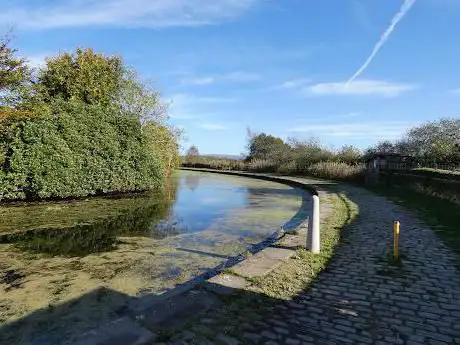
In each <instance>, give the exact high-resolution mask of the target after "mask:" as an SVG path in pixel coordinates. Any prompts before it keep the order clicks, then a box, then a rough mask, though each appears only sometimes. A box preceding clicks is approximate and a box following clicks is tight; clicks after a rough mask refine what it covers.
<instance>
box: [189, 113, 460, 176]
mask: <svg viewBox="0 0 460 345" xmlns="http://www.w3.org/2000/svg"><path fill="white" fill-rule="evenodd" d="M191 152H193V154H192V153H191ZM381 153H382V154H388V153H391V154H399V155H407V156H411V157H413V159H414V160H415V161H416V162H418V163H420V166H425V165H427V164H433V163H438V164H443V163H445V164H451V165H457V166H458V165H460V119H449V118H442V119H440V120H438V121H433V122H428V123H426V124H423V125H421V126H417V127H414V128H412V129H410V130H409V131H408V132H407V133H406V135H404V136H403V138H401V139H400V140H397V141H395V142H390V141H383V142H379V143H377V144H376V145H374V146H372V147H370V148H368V149H367V150H364V151H361V150H360V149H358V148H357V147H355V146H352V145H344V146H342V147H341V148H340V149H331V148H328V147H325V146H323V145H321V143H320V142H319V141H318V140H315V139H308V140H299V139H296V138H289V139H288V140H287V141H284V140H283V139H281V138H278V137H275V136H273V135H270V134H267V133H253V132H251V131H250V130H249V131H248V144H247V155H246V159H245V160H244V161H232V160H223V159H216V158H212V159H210V158H207V157H203V156H199V155H198V149H197V148H196V147H193V150H192V148H191V149H190V150H189V152H188V154H187V156H186V157H185V159H184V161H183V164H184V165H188V166H201V167H211V168H217V169H231V170H250V171H260V172H278V173H285V174H308V175H312V176H317V177H322V178H332V179H345V180H347V179H348V180H356V179H361V178H362V177H363V170H364V164H363V163H364V162H365V161H366V159H368V158H370V157H371V156H373V155H375V154H381Z"/></svg>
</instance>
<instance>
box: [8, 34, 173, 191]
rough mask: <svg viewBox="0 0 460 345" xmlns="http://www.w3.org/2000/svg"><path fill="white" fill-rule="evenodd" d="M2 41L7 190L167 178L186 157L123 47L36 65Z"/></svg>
mask: <svg viewBox="0 0 460 345" xmlns="http://www.w3.org/2000/svg"><path fill="white" fill-rule="evenodd" d="M10 43H11V42H10V39H9V38H8V37H4V38H3V39H1V43H0V200H17V199H26V200H30V199H43V198H67V197H80V196H87V195H94V194H103V193H109V192H125V191H141V190H147V189H152V188H158V187H160V186H161V185H162V184H163V182H164V180H165V179H166V178H167V176H168V175H170V174H171V172H172V171H173V170H174V169H175V167H176V166H177V165H178V163H179V154H178V148H179V146H178V135H179V134H180V133H179V132H178V131H177V130H176V129H175V128H173V127H171V126H170V125H168V122H167V115H166V113H165V106H164V103H163V102H162V100H161V98H160V95H159V94H158V92H156V91H155V90H153V89H152V88H151V87H150V86H149V84H147V83H144V82H143V81H142V80H141V79H140V78H139V76H138V75H137V74H136V72H135V71H133V70H131V69H129V68H128V67H127V66H125V65H124V64H123V61H122V59H121V58H120V57H118V56H104V55H103V54H98V53H96V52H94V51H93V50H91V49H77V50H76V51H75V52H73V53H62V54H60V55H59V56H56V57H50V58H48V59H46V64H45V66H44V67H42V68H40V69H38V70H33V69H31V68H30V67H29V66H28V65H27V63H26V61H25V60H24V59H21V58H18V57H17V56H16V50H15V49H13V48H11V47H10Z"/></svg>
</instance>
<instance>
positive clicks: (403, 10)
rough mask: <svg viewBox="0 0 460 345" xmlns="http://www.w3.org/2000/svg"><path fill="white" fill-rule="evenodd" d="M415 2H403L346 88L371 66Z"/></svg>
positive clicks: (411, 0) (405, 0)
mask: <svg viewBox="0 0 460 345" xmlns="http://www.w3.org/2000/svg"><path fill="white" fill-rule="evenodd" d="M415 2H416V0H404V4H403V5H402V7H401V9H400V10H399V12H398V13H397V14H396V15H395V16H394V17H393V19H392V20H391V23H390V26H389V27H388V28H387V29H386V30H385V32H384V33H383V35H382V36H381V37H380V40H379V41H378V42H377V44H376V45H375V46H374V49H373V50H372V53H371V55H369V57H368V58H367V60H366V61H365V62H364V64H363V65H362V66H361V67H360V68H359V69H358V70H357V71H356V73H355V74H353V75H352V76H351V78H350V79H349V80H348V81H347V84H346V85H347V86H349V85H350V84H351V83H352V82H353V81H354V80H355V79H356V78H358V77H359V76H360V75H361V74H362V73H363V72H364V71H365V70H366V68H367V67H368V66H369V65H370V64H371V62H372V60H373V59H374V57H375V56H376V55H377V53H378V52H379V51H380V49H381V48H382V47H383V46H384V44H385V43H386V41H387V40H388V38H389V37H390V35H391V33H392V32H393V31H394V29H395V27H396V25H398V23H399V22H400V21H401V20H402V19H403V18H404V16H405V15H406V14H407V13H408V12H409V10H410V9H411V8H412V6H413V5H414V4H415Z"/></svg>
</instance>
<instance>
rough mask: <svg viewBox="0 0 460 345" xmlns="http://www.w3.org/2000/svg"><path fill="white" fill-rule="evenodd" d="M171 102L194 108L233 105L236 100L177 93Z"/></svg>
mask: <svg viewBox="0 0 460 345" xmlns="http://www.w3.org/2000/svg"><path fill="white" fill-rule="evenodd" d="M171 101H172V103H173V104H179V105H181V106H182V105H183V106H194V105H199V104H219V103H234V102H236V101H237V100H236V99H235V98H230V97H215V96H195V95H191V94H188V93H178V94H175V95H173V96H172V97H171Z"/></svg>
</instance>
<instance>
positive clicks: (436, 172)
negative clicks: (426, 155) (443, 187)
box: [408, 168, 460, 181]
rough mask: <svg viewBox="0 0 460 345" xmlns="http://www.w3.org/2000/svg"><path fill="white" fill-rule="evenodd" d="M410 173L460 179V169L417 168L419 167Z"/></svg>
mask: <svg viewBox="0 0 460 345" xmlns="http://www.w3.org/2000/svg"><path fill="white" fill-rule="evenodd" d="M408 173H409V174H416V175H422V176H427V177H434V178H443V179H449V180H457V181H460V170H441V169H431V168H417V169H412V170H409V171H408Z"/></svg>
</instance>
